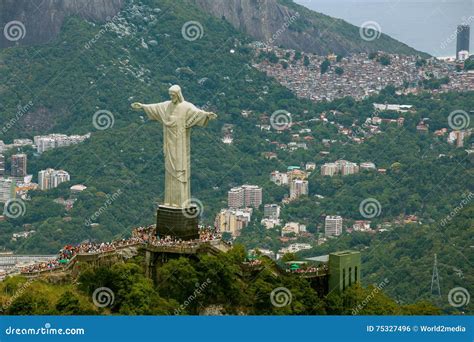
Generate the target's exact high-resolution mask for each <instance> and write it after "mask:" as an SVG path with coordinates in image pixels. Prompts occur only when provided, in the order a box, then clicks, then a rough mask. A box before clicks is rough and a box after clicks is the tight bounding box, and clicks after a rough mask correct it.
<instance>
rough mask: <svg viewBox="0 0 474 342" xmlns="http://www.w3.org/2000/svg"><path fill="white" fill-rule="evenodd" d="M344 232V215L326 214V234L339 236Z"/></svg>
mask: <svg viewBox="0 0 474 342" xmlns="http://www.w3.org/2000/svg"><path fill="white" fill-rule="evenodd" d="M341 233H342V217H341V216H326V220H325V221H324V234H325V235H326V236H339V235H341Z"/></svg>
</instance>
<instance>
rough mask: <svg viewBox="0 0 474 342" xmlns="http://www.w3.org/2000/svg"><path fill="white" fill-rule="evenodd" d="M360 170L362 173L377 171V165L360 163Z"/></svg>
mask: <svg viewBox="0 0 474 342" xmlns="http://www.w3.org/2000/svg"><path fill="white" fill-rule="evenodd" d="M359 169H360V171H364V170H365V171H371V170H374V171H376V170H377V168H376V167H375V164H374V163H372V162H365V163H360V164H359Z"/></svg>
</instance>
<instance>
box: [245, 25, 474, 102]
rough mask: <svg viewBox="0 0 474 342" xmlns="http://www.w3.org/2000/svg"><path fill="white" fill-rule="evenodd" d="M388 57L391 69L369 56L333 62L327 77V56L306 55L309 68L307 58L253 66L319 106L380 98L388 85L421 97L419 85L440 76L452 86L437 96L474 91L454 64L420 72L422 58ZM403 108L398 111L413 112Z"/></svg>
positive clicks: (473, 82)
mask: <svg viewBox="0 0 474 342" xmlns="http://www.w3.org/2000/svg"><path fill="white" fill-rule="evenodd" d="M465 35H466V31H464V30H462V31H460V32H459V34H458V39H459V40H460V41H462V42H465V41H466V38H461V37H464V36H465ZM466 47H467V50H468V46H466V44H465V43H461V47H460V49H461V48H464V49H466ZM255 49H256V52H257V54H258V53H259V52H261V51H262V52H273V53H275V55H276V56H277V57H278V58H279V59H280V60H284V59H288V57H286V56H287V55H290V56H294V54H295V51H294V50H291V49H282V48H279V47H259V46H255ZM462 51H466V50H462ZM385 55H386V56H388V58H390V64H389V65H382V64H381V63H380V62H379V61H378V60H377V58H373V59H370V58H369V54H367V53H358V54H357V53H355V54H351V55H348V56H345V57H343V58H342V59H340V60H339V61H337V60H336V61H335V62H331V67H330V68H329V69H328V71H327V72H325V73H323V74H321V70H320V65H321V63H323V62H324V61H325V60H326V59H327V56H319V55H314V54H311V53H304V56H305V57H307V58H306V59H307V60H308V61H309V64H306V65H305V63H304V60H305V58H301V59H300V60H298V61H292V63H289V65H288V67H287V68H283V66H282V64H281V63H271V62H270V61H269V60H268V59H263V60H259V61H256V62H255V63H254V64H253V66H254V67H255V68H257V69H258V70H260V71H263V72H265V73H266V74H267V75H268V76H270V77H274V78H275V79H276V80H277V81H278V82H280V84H282V85H283V86H285V87H287V88H288V89H290V90H291V91H292V92H293V93H295V94H296V95H297V96H298V97H300V98H306V99H310V100H312V101H316V102H318V101H323V100H327V101H332V100H335V99H338V98H343V97H346V96H351V97H353V98H354V99H356V100H361V99H364V98H367V97H368V96H371V95H374V94H378V93H379V92H380V91H381V90H382V89H384V88H386V87H387V86H388V85H392V86H394V87H396V88H400V89H401V90H399V92H400V94H417V93H418V92H419V91H421V88H422V85H420V83H421V82H420V83H419V81H423V80H425V79H428V78H430V76H429V75H436V76H435V77H437V78H443V77H449V83H448V84H445V85H442V86H441V88H440V89H435V90H432V91H433V92H436V93H440V92H448V91H470V90H474V79H470V77H469V75H468V72H456V70H455V68H454V67H453V64H452V63H449V62H446V61H443V60H440V59H436V58H430V59H428V60H427V61H426V64H425V65H423V66H422V68H421V72H420V67H419V65H417V64H419V63H418V62H419V57H418V56H414V55H413V56H408V55H401V54H385ZM290 58H291V57H290ZM337 68H340V69H343V71H344V72H343V74H340V75H339V74H337V73H336V72H335V70H336V69H337ZM406 85H408V87H406ZM402 106H403V105H402ZM402 106H400V108H395V110H397V111H404V110H407V109H408V110H409V108H402ZM387 110H392V108H390V107H389V108H387Z"/></svg>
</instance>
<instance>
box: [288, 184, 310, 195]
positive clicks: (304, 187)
mask: <svg viewBox="0 0 474 342" xmlns="http://www.w3.org/2000/svg"><path fill="white" fill-rule="evenodd" d="M308 193H309V187H308V181H307V180H300V179H294V180H292V181H291V183H290V199H295V198H298V197H300V196H302V195H308Z"/></svg>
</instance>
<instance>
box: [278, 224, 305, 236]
mask: <svg viewBox="0 0 474 342" xmlns="http://www.w3.org/2000/svg"><path fill="white" fill-rule="evenodd" d="M305 232H306V225H304V224H301V223H298V222H288V223H286V224H285V226H284V227H283V228H282V229H281V236H285V235H288V234H292V233H293V234H295V235H299V234H301V233H305Z"/></svg>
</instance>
